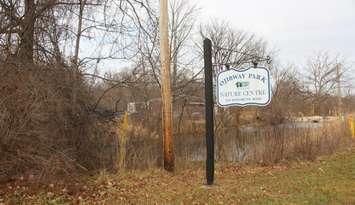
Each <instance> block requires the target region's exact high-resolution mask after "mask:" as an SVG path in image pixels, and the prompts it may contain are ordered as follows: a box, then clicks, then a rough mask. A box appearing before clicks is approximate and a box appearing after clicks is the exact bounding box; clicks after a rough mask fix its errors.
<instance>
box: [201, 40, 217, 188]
mask: <svg viewBox="0 0 355 205" xmlns="http://www.w3.org/2000/svg"><path fill="white" fill-rule="evenodd" d="M203 52H204V70H205V109H206V113H205V126H206V146H207V158H206V178H207V185H212V184H213V179H214V121H213V110H214V103H213V72H212V42H211V40H210V39H208V38H206V39H205V40H204V41H203Z"/></svg>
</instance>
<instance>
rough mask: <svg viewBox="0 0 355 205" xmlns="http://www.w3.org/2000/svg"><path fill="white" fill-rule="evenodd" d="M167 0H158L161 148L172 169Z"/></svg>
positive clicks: (166, 165) (165, 160)
mask: <svg viewBox="0 0 355 205" xmlns="http://www.w3.org/2000/svg"><path fill="white" fill-rule="evenodd" d="M168 21H169V14H168V0H160V23H159V26H160V62H161V66H162V68H161V69H162V70H161V79H162V83H161V88H162V125H163V146H164V147H163V149H164V169H165V170H167V171H169V172H172V171H174V165H175V164H174V160H175V159H174V150H173V136H172V135H173V134H172V124H173V120H172V104H171V84H170V48H169V30H168Z"/></svg>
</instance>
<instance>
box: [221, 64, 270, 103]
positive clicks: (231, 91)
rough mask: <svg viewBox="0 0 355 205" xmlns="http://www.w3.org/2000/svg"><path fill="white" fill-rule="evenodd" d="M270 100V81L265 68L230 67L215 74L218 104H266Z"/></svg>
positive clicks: (268, 73)
mask: <svg viewBox="0 0 355 205" xmlns="http://www.w3.org/2000/svg"><path fill="white" fill-rule="evenodd" d="M270 101H271V82H270V71H269V70H268V69H267V68H264V67H257V68H253V67H252V68H247V69H230V70H226V71H222V72H220V73H219V74H218V76H217V103H218V105H219V106H222V107H228V106H248V105H254V106H266V105H268V104H269V103H270Z"/></svg>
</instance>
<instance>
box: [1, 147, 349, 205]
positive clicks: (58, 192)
mask: <svg viewBox="0 0 355 205" xmlns="http://www.w3.org/2000/svg"><path fill="white" fill-rule="evenodd" d="M204 183H205V178H204V169H203V164H200V165H196V164H195V165H192V167H191V168H189V169H183V170H178V171H176V173H174V174H169V173H166V172H164V171H162V170H149V171H134V172H126V173H121V174H108V173H101V174H99V175H96V176H91V177H81V178H78V177H76V178H71V179H66V180H57V181H53V182H52V183H48V184H41V185H34V184H33V183H29V182H28V181H27V180H26V179H19V181H16V182H11V183H10V184H7V185H3V186H2V187H1V189H0V190H1V191H0V204H53V205H55V204H179V205H180V204H349V205H350V204H354V205H355V149H348V150H345V151H342V152H339V153H337V154H334V155H332V156H326V157H321V158H318V159H317V160H316V161H313V162H284V163H281V164H278V165H274V166H268V167H262V166H250V165H237V164H224V163H217V166H216V180H215V185H214V186H211V187H209V186H205V185H204Z"/></svg>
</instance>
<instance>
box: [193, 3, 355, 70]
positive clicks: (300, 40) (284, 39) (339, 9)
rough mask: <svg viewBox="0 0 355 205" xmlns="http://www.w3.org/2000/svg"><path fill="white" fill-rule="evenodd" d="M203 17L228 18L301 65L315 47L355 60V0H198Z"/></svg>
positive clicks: (285, 59)
mask: <svg viewBox="0 0 355 205" xmlns="http://www.w3.org/2000/svg"><path fill="white" fill-rule="evenodd" d="M195 1H196V2H197V5H198V6H199V7H200V8H201V10H200V13H201V17H202V19H201V21H208V20H210V19H211V18H212V17H217V18H220V19H225V20H227V21H228V22H229V23H230V24H231V25H232V26H233V27H235V28H236V29H242V30H247V31H249V32H252V33H255V34H257V35H258V36H260V37H262V38H264V39H265V40H267V41H268V42H269V45H270V47H271V48H275V49H276V50H278V54H279V58H280V60H281V62H282V63H293V64H296V65H302V64H304V62H305V59H306V58H307V56H310V55H312V54H314V53H315V52H316V51H328V52H330V53H333V54H341V55H342V56H344V57H345V58H346V59H348V61H351V62H355V0H267V1H263V0H195Z"/></svg>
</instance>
